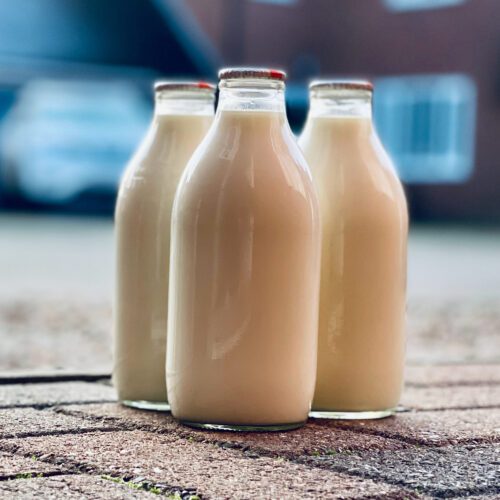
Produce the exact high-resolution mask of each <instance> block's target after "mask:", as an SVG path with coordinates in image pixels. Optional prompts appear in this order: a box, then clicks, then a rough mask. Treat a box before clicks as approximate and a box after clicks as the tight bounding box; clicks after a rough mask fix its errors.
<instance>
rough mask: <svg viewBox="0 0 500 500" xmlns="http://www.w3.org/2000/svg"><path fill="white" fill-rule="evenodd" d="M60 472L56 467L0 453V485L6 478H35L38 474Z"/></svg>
mask: <svg viewBox="0 0 500 500" xmlns="http://www.w3.org/2000/svg"><path fill="white" fill-rule="evenodd" d="M62 470H63V469H62V468H61V467H60V466H58V465H54V464H50V463H45V462H41V461H39V460H36V459H35V458H30V457H24V456H19V455H14V454H12V453H8V452H4V451H0V485H1V484H2V481H1V480H4V479H6V478H11V477H12V478H15V477H16V476H23V477H27V476H36V475H38V474H47V473H57V472H61V471H62Z"/></svg>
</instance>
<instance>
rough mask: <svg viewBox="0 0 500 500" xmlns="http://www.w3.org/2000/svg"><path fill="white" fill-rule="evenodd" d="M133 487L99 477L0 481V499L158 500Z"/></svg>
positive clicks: (78, 476) (59, 477) (84, 476)
mask: <svg viewBox="0 0 500 500" xmlns="http://www.w3.org/2000/svg"><path fill="white" fill-rule="evenodd" d="M133 486H134V485H133V484H130V485H128V484H124V483H117V482H114V481H111V480H108V479H103V478H101V477H99V476H88V475H67V476H66V475H63V476H53V477H36V478H31V479H16V480H13V481H2V482H0V498H6V499H7V498H8V499H12V498H16V499H31V498H44V499H59V498H63V497H64V498H77V499H81V498H100V499H103V500H121V499H124V500H129V499H141V498H145V499H147V498H149V499H154V498H158V496H157V495H155V494H154V493H152V492H148V491H144V490H141V489H136V488H134V487H133Z"/></svg>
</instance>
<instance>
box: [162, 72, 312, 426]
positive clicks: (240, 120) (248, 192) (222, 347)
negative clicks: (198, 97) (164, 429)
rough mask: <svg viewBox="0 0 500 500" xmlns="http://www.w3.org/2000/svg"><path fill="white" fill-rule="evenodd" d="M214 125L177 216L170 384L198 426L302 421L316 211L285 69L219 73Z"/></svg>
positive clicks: (177, 403)
mask: <svg viewBox="0 0 500 500" xmlns="http://www.w3.org/2000/svg"><path fill="white" fill-rule="evenodd" d="M219 77H220V84H219V88H220V97H219V106H218V109H217V113H216V116H215V120H214V123H213V125H212V127H211V128H210V131H209V132H208V134H207V136H206V137H205V139H204V141H203V142H202V144H201V145H200V147H199V148H198V149H197V150H196V152H195V154H194V155H193V157H192V158H191V160H190V162H189V165H188V166H187V168H186V171H185V173H184V175H183V177H182V180H181V182H180V184H179V188H178V190H177V194H176V197H175V202H174V210H173V215H172V248H171V261H170V269H171V275H170V297H169V299H170V300H169V324H168V353H167V387H168V395H169V401H170V405H171V408H172V414H173V415H174V416H175V417H176V418H177V419H179V420H181V421H182V422H184V423H185V424H188V425H192V426H195V427H206V428H219V429H244V430H278V429H289V428H295V427H298V426H300V425H302V424H303V423H304V421H305V420H306V419H307V415H308V411H309V409H310V404H311V401H312V396H313V391H314V382H315V377H316V348H317V314H318V293H319V263H320V262H319V260H320V224H319V208H318V202H317V198H316V194H315V191H314V187H313V183H312V179H311V177H310V173H309V170H308V167H307V165H306V163H305V161H304V159H303V156H302V153H301V152H300V150H299V148H298V146H297V143H296V141H295V138H294V136H293V135H292V132H291V130H290V128H289V125H288V122H287V118H286V115H285V100H284V87H285V85H284V79H285V74H284V73H283V72H281V71H276V70H264V69H263V70H259V69H226V70H222V71H221V72H220V73H219Z"/></svg>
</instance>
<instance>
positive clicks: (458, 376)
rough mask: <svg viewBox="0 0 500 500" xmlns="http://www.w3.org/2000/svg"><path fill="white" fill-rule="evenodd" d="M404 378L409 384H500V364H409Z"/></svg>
mask: <svg viewBox="0 0 500 500" xmlns="http://www.w3.org/2000/svg"><path fill="white" fill-rule="evenodd" d="M405 378H406V382H407V384H409V385H411V384H419V385H451V384H454V385H460V384H461V385H477V384H479V385H480V384H500V365H499V364H491V365H421V366H416V365H413V366H411V365H410V366H407V367H406V369H405Z"/></svg>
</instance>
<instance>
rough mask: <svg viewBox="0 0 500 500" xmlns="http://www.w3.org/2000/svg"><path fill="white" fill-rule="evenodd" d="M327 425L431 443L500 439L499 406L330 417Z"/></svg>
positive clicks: (494, 440)
mask: <svg viewBox="0 0 500 500" xmlns="http://www.w3.org/2000/svg"><path fill="white" fill-rule="evenodd" d="M328 425H329V426H332V427H337V426H340V427H344V428H349V429H351V430H356V429H357V430H359V431H362V432H366V433H368V434H373V435H377V436H384V437H389V438H395V439H401V440H403V441H406V442H410V443H416V444H421V445H431V446H445V445H448V444H458V443H465V442H470V443H478V444H481V443H484V442H498V441H500V409H483V410H449V411H446V410H445V411H428V412H409V413H400V414H398V415H397V416H395V417H391V418H385V419H381V420H371V421H369V420H364V421H363V420H359V421H352V422H345V421H344V422H342V421H338V422H335V421H330V422H329V423H328Z"/></svg>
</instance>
